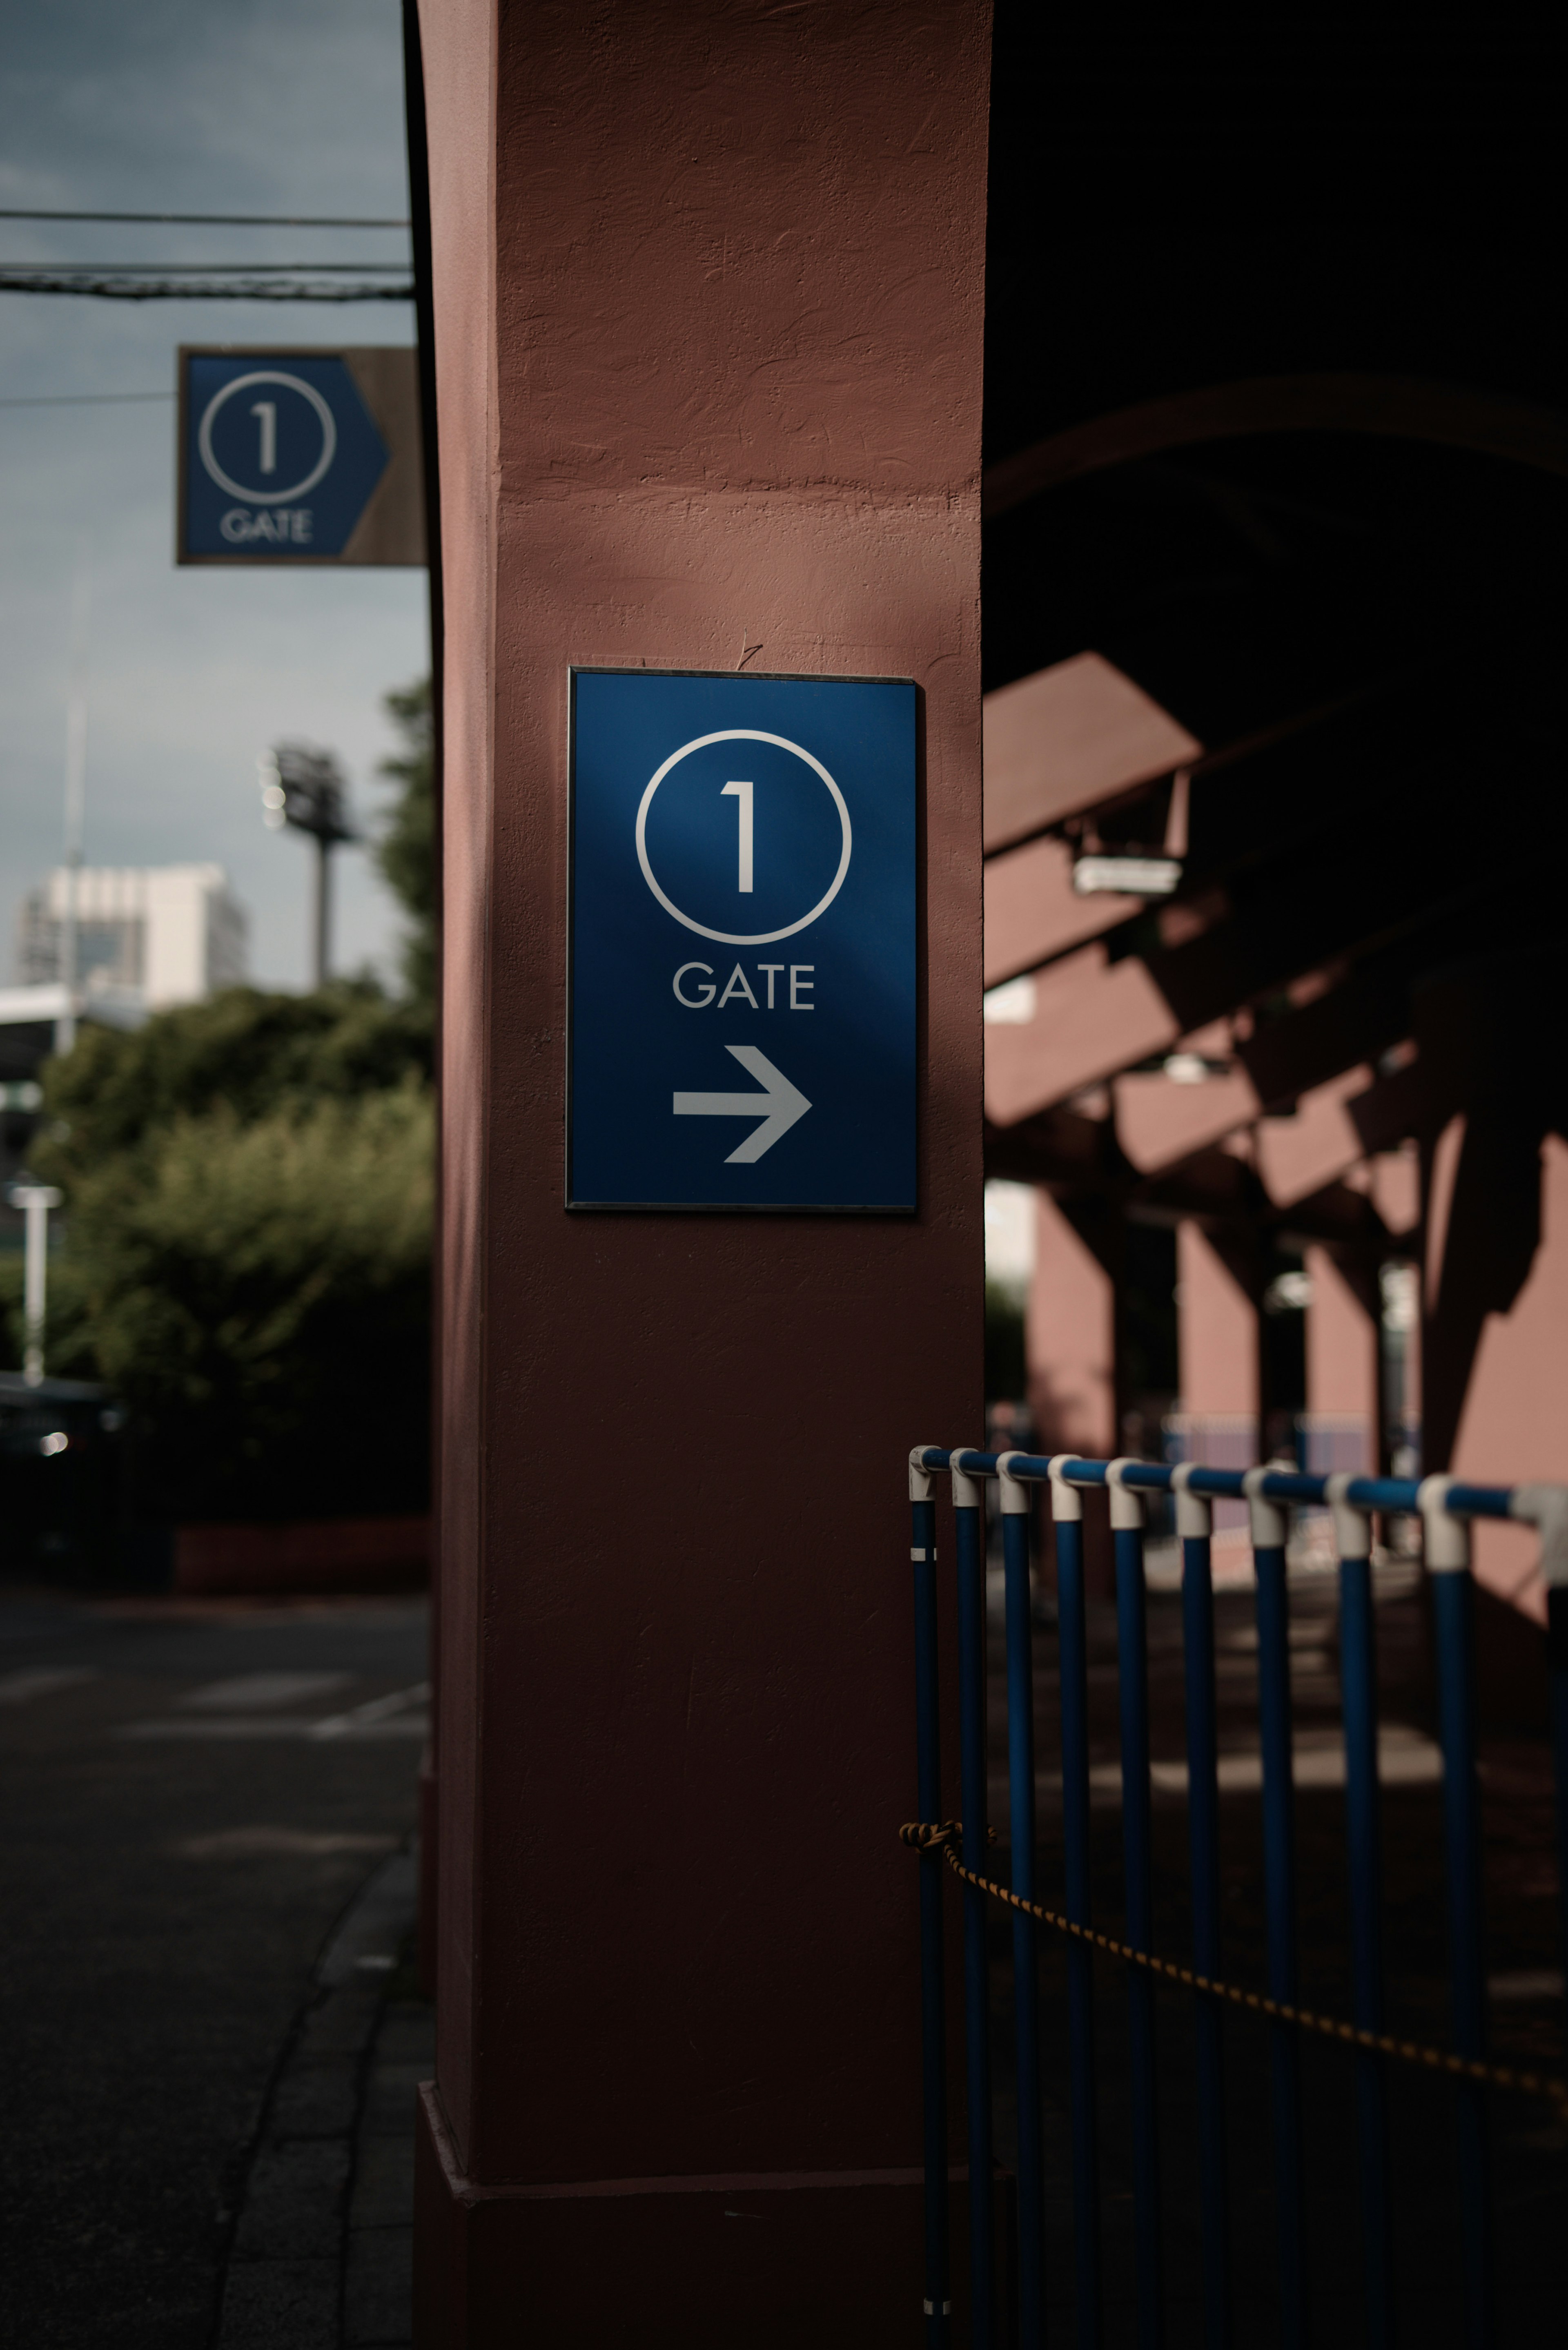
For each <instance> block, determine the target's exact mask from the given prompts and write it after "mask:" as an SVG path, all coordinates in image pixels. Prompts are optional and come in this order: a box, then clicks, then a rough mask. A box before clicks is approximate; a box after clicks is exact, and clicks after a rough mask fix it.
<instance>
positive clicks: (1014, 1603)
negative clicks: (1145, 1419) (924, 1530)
mask: <svg viewBox="0 0 1568 2350" xmlns="http://www.w3.org/2000/svg"><path fill="white" fill-rule="evenodd" d="M1026 1457H1027V1456H1026V1455H1023V1454H1020V1453H1007V1452H1003V1453H1002V1454H1001V1455H1000V1456H999V1458H998V1460H997V1463H996V1477H997V1486H998V1491H999V1492H1000V1495H1001V1500H1002V1569H1003V1575H1004V1579H1005V1595H1006V1617H1007V1784H1008V1817H1009V1825H1010V1832H1011V1837H1012V1890H1013V1891H1014V1892H1015V1893H1016V1894H1018V1895H1020V1896H1021V1897H1022V1898H1023V1900H1025V1901H1033V1899H1034V1898H1035V1891H1034V1641H1033V1624H1032V1621H1031V1605H1032V1603H1031V1595H1030V1589H1029V1493H1028V1489H1027V1487H1025V1486H1023V1485H1022V1484H1020V1483H1019V1482H1018V1481H1017V1479H1016V1478H1013V1477H1010V1476H1009V1475H1008V1473H1007V1467H1008V1463H1009V1461H1015V1460H1020V1459H1023V1458H1026ZM1035 1937H1036V1928H1035V1924H1034V1920H1033V1918H1025V1917H1023V1916H1022V1915H1021V1914H1020V1913H1019V1911H1017V1910H1016V1909H1015V1910H1014V1911H1013V1913H1012V2030H1013V2048H1014V2053H1015V2058H1016V2076H1017V2082H1018V2338H1019V2342H1020V2344H1021V2345H1022V2350H1038V2345H1041V2344H1043V2343H1044V2339H1045V2248H1044V2231H1045V2180H1044V2148H1043V2146H1042V2139H1041V2132H1042V2119H1041V2110H1040V1989H1039V1970H1038V1966H1037V1963H1036V1954H1035Z"/></svg>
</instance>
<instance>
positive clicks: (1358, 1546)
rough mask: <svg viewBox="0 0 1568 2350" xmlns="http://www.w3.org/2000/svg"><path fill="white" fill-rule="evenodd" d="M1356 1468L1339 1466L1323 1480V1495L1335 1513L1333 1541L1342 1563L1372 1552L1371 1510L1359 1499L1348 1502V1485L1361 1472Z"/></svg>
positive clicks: (1368, 1556) (1353, 1481) (1367, 1555)
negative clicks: (1359, 1501)
mask: <svg viewBox="0 0 1568 2350" xmlns="http://www.w3.org/2000/svg"><path fill="white" fill-rule="evenodd" d="M1360 1473H1361V1472H1360V1471H1359V1470H1357V1469H1336V1470H1335V1471H1334V1474H1333V1475H1332V1476H1331V1477H1325V1478H1324V1481H1323V1498H1324V1501H1325V1502H1326V1503H1328V1506H1329V1508H1330V1509H1331V1510H1332V1511H1333V1512H1334V1547H1335V1549H1336V1550H1337V1551H1338V1553H1339V1555H1340V1560H1341V1563H1342V1564H1343V1562H1344V1561H1345V1559H1348V1558H1370V1557H1371V1555H1372V1513H1371V1511H1370V1510H1366V1509H1363V1508H1362V1506H1361V1504H1360V1503H1358V1502H1347V1501H1346V1500H1345V1488H1346V1487H1347V1486H1348V1485H1353V1484H1354V1483H1355V1480H1356V1478H1357V1477H1358V1476H1359V1475H1360Z"/></svg>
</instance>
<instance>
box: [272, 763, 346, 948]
mask: <svg viewBox="0 0 1568 2350" xmlns="http://www.w3.org/2000/svg"><path fill="white" fill-rule="evenodd" d="M258 769H259V773H260V777H261V787H262V814H263V818H264V821H265V823H266V825H267V827H268V828H269V829H270V830H272V831H274V832H281V831H282V830H283V828H284V827H285V826H289V827H292V829H293V830H295V831H296V832H307V833H309V835H310V837H311V838H312V839H313V840H314V841H315V843H316V892H315V909H314V911H315V920H314V922H313V924H312V931H313V934H314V950H315V951H314V961H315V966H316V969H315V975H314V979H315V984H316V986H317V987H318V988H319V987H325V986H326V984H327V975H328V973H329V972H330V970H331V967H332V868H331V866H330V864H329V863H328V861H327V860H328V858H330V857H331V854H332V851H333V849H334V848H335V847H337V843H338V842H339V841H340V840H357V839H358V837H359V836H358V834H357V833H356V831H355V830H354V827H353V826H352V825H351V824H350V823H349V822H348V818H347V816H346V815H345V813H344V785H343V777H342V775H341V774H340V773H339V772H338V768H337V762H336V761H335V760H334V759H333V757H332V755H331V754H330V752H327V751H314V750H312V749H311V747H310V745H309V744H308V743H279V744H278V745H277V747H276V749H275V750H274V751H269V752H266V753H264V754H263V756H262V758H261V759H260V761H259V762H258Z"/></svg>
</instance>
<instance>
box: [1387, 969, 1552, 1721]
mask: <svg viewBox="0 0 1568 2350" xmlns="http://www.w3.org/2000/svg"><path fill="white" fill-rule="evenodd" d="M1414 1004H1415V1031H1416V1038H1417V1046H1418V1050H1419V1056H1420V1066H1421V1068H1422V1070H1423V1072H1424V1073H1425V1077H1424V1086H1423V1094H1424V1103H1423V1131H1422V1133H1421V1136H1420V1142H1421V1197H1422V1231H1423V1240H1424V1258H1425V1282H1424V1298H1423V1312H1422V1317H1421V1388H1422V1461H1423V1466H1424V1467H1425V1469H1426V1470H1427V1471H1428V1472H1432V1471H1445V1470H1449V1469H1450V1468H1452V1467H1453V1466H1454V1465H1455V1454H1456V1449H1457V1448H1458V1447H1459V1443H1460V1440H1461V1437H1462V1433H1463V1428H1464V1424H1465V1421H1466V1419H1467V1416H1470V1415H1474V1414H1476V1413H1477V1412H1478V1411H1481V1410H1485V1411H1487V1412H1488V1414H1489V1416H1495V1409H1494V1408H1495V1407H1497V1406H1499V1405H1506V1400H1507V1399H1506V1397H1500V1396H1497V1395H1489V1394H1485V1393H1483V1392H1482V1391H1481V1389H1480V1387H1479V1385H1478V1381H1479V1380H1480V1378H1483V1377H1484V1378H1486V1379H1487V1380H1488V1381H1489V1382H1494V1383H1497V1384H1499V1385H1507V1386H1510V1387H1511V1386H1512V1384H1513V1383H1515V1382H1520V1383H1522V1384H1523V1386H1525V1387H1528V1386H1529V1385H1530V1384H1531V1383H1532V1381H1534V1380H1536V1379H1540V1378H1547V1379H1551V1380H1553V1381H1556V1382H1559V1383H1560V1382H1561V1380H1562V1377H1563V1370H1562V1359H1563V1358H1562V1350H1561V1334H1559V1343H1558V1345H1557V1347H1555V1349H1554V1350H1553V1351H1554V1356H1555V1359H1554V1360H1553V1361H1552V1362H1544V1361H1543V1362H1542V1363H1540V1364H1539V1365H1536V1364H1534V1363H1533V1362H1532V1360H1529V1359H1526V1358H1525V1357H1524V1355H1523V1354H1522V1353H1521V1352H1520V1351H1519V1350H1518V1349H1514V1350H1508V1349H1504V1350H1502V1351H1501V1352H1497V1351H1494V1352H1493V1353H1492V1354H1491V1356H1490V1359H1489V1360H1488V1362H1487V1363H1486V1364H1484V1365H1483V1363H1482V1362H1481V1360H1480V1357H1481V1352H1482V1341H1483V1338H1484V1337H1485V1336H1486V1335H1487V1332H1488V1327H1489V1325H1492V1324H1493V1323H1494V1317H1495V1318H1496V1319H1497V1320H1501V1318H1502V1317H1505V1316H1507V1315H1510V1314H1511V1312H1512V1311H1513V1308H1514V1307H1515V1305H1516V1304H1517V1303H1518V1302H1519V1299H1520V1296H1521V1292H1522V1290H1523V1289H1524V1286H1525V1284H1526V1283H1527V1281H1529V1280H1530V1279H1531V1277H1532V1274H1539V1272H1540V1270H1541V1267H1540V1265H1539V1263H1538V1259H1539V1256H1540V1252H1541V1250H1542V1146H1543V1144H1544V1142H1545V1140H1546V1138H1547V1136H1548V1135H1550V1134H1553V1133H1555V1134H1560V1135H1568V1064H1565V1057H1564V1055H1563V1051H1562V1048H1561V1041H1560V1040H1561V1037H1562V1035H1563V1014H1564V1012H1565V1011H1568V958H1565V957H1564V955H1563V951H1561V950H1560V949H1556V948H1541V949H1536V950H1532V951H1526V952H1522V953H1519V954H1510V955H1493V956H1486V957H1478V958H1477V959H1475V960H1474V961H1472V962H1464V963H1457V964H1454V965H1451V966H1449V967H1448V968H1447V969H1445V970H1444V971H1442V972H1436V973H1434V974H1433V975H1432V976H1431V977H1430V978H1429V979H1428V981H1426V982H1425V983H1424V984H1422V985H1421V986H1420V988H1419V989H1418V990H1417V992H1416V994H1415V998H1414ZM1563 1244H1564V1243H1563V1241H1561V1240H1557V1241H1555V1242H1554V1243H1553V1245H1556V1246H1562V1245H1563ZM1504 1416H1505V1417H1506V1412H1505V1414H1504ZM1461 1465H1462V1466H1463V1468H1464V1471H1465V1473H1467V1474H1469V1473H1474V1474H1478V1475H1481V1476H1485V1477H1489V1478H1495V1479H1498V1480H1500V1481H1501V1480H1502V1479H1504V1478H1507V1477H1509V1476H1511V1475H1513V1474H1516V1473H1532V1474H1534V1475H1537V1476H1563V1475H1564V1474H1565V1473H1568V1460H1542V1461H1531V1462H1530V1463H1529V1464H1528V1469H1527V1470H1524V1471H1521V1470H1520V1469H1518V1468H1517V1467H1516V1466H1515V1465H1514V1464H1511V1463H1506V1462H1500V1463H1499V1464H1498V1466H1497V1467H1496V1468H1495V1469H1494V1468H1492V1467H1490V1464H1488V1463H1485V1462H1480V1463H1477V1462H1473V1461H1466V1462H1464V1463H1462V1464H1461ZM1477 1599H1478V1624H1477V1641H1478V1647H1477V1663H1478V1679H1479V1684H1480V1700H1481V1705H1482V1710H1483V1712H1484V1713H1485V1714H1487V1715H1488V1716H1490V1719H1491V1720H1492V1721H1493V1722H1494V1723H1498V1724H1503V1723H1506V1724H1508V1725H1510V1726H1515V1727H1521V1728H1522V1727H1525V1726H1532V1727H1533V1726H1538V1725H1541V1724H1542V1723H1543V1722H1544V1720H1545V1715H1546V1684H1545V1654H1544V1641H1543V1638H1542V1634H1541V1632H1540V1630H1539V1629H1538V1627H1536V1626H1535V1625H1533V1624H1532V1623H1531V1622H1529V1621H1528V1620H1527V1619H1526V1618H1525V1617H1523V1616H1522V1615H1521V1614H1520V1613H1519V1611H1518V1610H1516V1609H1515V1608H1513V1607H1510V1606H1509V1605H1508V1604H1507V1603H1506V1602H1505V1601H1504V1600H1502V1599H1500V1598H1497V1597H1495V1596H1492V1595H1491V1594H1490V1593H1489V1592H1487V1591H1486V1589H1485V1588H1484V1586H1478V1592H1477Z"/></svg>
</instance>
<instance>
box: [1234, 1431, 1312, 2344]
mask: <svg viewBox="0 0 1568 2350" xmlns="http://www.w3.org/2000/svg"><path fill="white" fill-rule="evenodd" d="M1268 1473H1269V1472H1268V1471H1267V1470H1266V1469H1249V1470H1248V1471H1247V1473H1246V1475H1245V1476H1244V1477H1243V1478H1242V1480H1241V1484H1242V1488H1243V1490H1244V1492H1245V1493H1246V1496H1247V1507H1248V1511H1249V1513H1250V1516H1251V1536H1252V1566H1253V1571H1254V1574H1255V1575H1256V1578H1257V1586H1258V1601H1257V1614H1258V1726H1259V1732H1260V1743H1261V1745H1262V1757H1263V1906H1264V1909H1265V1912H1266V1915H1267V1919H1268V1953H1269V1996H1270V1998H1271V1999H1277V2000H1280V2001H1282V2002H1283V2003H1284V2004H1285V2005H1286V2006H1289V2007H1293V2006H1294V2005H1295V2004H1296V2002H1297V1995H1298V1992H1299V1990H1300V1983H1299V1978H1298V1972H1297V1966H1296V1847H1295V1802H1294V1794H1295V1790H1294V1783H1293V1757H1292V1741H1291V1617H1290V1593H1289V1586H1288V1584H1287V1582H1286V1576H1285V1534H1286V1521H1285V1513H1284V1511H1283V1509H1282V1507H1281V1506H1280V1504H1279V1503H1276V1502H1271V1501H1270V1500H1269V1499H1268V1497H1267V1495H1266V1494H1265V1493H1264V1492H1263V1491H1262V1483H1263V1479H1264V1478H1265V1477H1266V1476H1267V1475H1268ZM1269 2055H1270V2064H1271V2067H1272V2075H1273V2122H1274V2227H1275V2232H1276V2235H1277V2238H1278V2250H1279V2265H1280V2340H1281V2342H1282V2345H1283V2350H1305V2345H1306V2338H1307V2309H1306V2257H1305V2253H1306V2247H1305V2242H1304V2238H1303V2226H1302V2125H1301V2064H1300V2056H1299V2052H1298V2050H1297V2046H1296V2035H1295V2033H1294V2031H1293V2029H1292V2027H1291V2026H1290V2025H1289V2024H1286V2023H1272V2024H1271V2025H1270V2026H1269Z"/></svg>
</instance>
